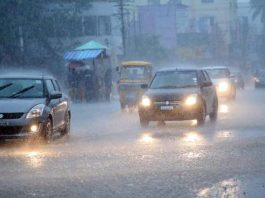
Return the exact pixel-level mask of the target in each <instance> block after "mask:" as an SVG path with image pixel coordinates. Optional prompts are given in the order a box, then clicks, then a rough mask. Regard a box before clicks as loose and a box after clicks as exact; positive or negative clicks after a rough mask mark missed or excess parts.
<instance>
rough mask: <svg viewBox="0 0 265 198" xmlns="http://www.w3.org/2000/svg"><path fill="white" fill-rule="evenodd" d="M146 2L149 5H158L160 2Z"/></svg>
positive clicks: (149, 0) (158, 0)
mask: <svg viewBox="0 0 265 198" xmlns="http://www.w3.org/2000/svg"><path fill="white" fill-rule="evenodd" d="M148 4H149V5H159V4H160V0H148Z"/></svg>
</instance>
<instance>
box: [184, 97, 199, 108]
mask: <svg viewBox="0 0 265 198" xmlns="http://www.w3.org/2000/svg"><path fill="white" fill-rule="evenodd" d="M196 103H197V94H193V95H190V96H188V97H187V98H186V100H185V105H187V106H192V105H195V104H196Z"/></svg>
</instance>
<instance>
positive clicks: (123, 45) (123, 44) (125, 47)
mask: <svg viewBox="0 0 265 198" xmlns="http://www.w3.org/2000/svg"><path fill="white" fill-rule="evenodd" d="M118 6H119V9H120V18H121V34H122V47H123V54H124V56H126V52H127V45H126V41H127V38H126V29H125V19H124V0H119V5H118Z"/></svg>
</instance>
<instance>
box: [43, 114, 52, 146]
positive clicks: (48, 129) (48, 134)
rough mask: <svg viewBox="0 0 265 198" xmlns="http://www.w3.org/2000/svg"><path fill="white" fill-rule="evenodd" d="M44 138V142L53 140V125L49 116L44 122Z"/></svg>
mask: <svg viewBox="0 0 265 198" xmlns="http://www.w3.org/2000/svg"><path fill="white" fill-rule="evenodd" d="M43 130H44V133H43V134H44V140H45V142H46V143H51V142H52V140H53V125H52V120H51V119H50V118H48V119H47V121H46V122H45V124H44V128H43Z"/></svg>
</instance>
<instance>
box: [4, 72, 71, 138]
mask: <svg viewBox="0 0 265 198" xmlns="http://www.w3.org/2000/svg"><path fill="white" fill-rule="evenodd" d="M70 116H71V112H70V108H69V101H68V98H67V97H66V96H65V95H64V94H62V92H61V88H60V86H59V83H58V81H57V80H56V79H54V78H53V77H49V76H47V77H42V76H38V75H36V76H35V75H34V76H33V75H27V76H9V75H6V76H3V75H2V76H1V75H0V139H1V140H3V139H13V138H27V137H34V138H35V137H36V138H41V139H44V140H46V141H47V142H49V141H51V140H52V137H53V134H54V133H55V132H60V133H61V134H68V133H69V131H70Z"/></svg>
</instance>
